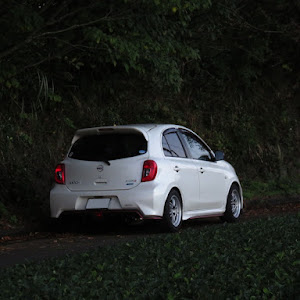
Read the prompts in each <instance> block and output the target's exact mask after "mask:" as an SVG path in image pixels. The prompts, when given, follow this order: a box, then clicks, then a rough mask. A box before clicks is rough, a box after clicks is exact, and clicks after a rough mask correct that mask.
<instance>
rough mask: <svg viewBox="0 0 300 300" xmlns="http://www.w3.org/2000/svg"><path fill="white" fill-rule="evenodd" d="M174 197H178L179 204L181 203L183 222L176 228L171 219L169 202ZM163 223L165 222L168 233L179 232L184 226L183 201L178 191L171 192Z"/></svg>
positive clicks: (166, 203) (166, 204)
mask: <svg viewBox="0 0 300 300" xmlns="http://www.w3.org/2000/svg"><path fill="white" fill-rule="evenodd" d="M173 195H176V197H178V199H179V202H180V209H181V220H180V223H179V225H178V226H174V225H173V224H172V222H171V220H170V217H169V202H170V199H171V197H172V196H173ZM163 222H164V228H165V229H166V230H167V231H168V232H177V231H178V230H179V229H180V228H181V225H182V200H181V197H180V194H179V193H178V192H177V191H176V190H171V192H170V193H169V195H168V197H167V200H166V202H165V207H164V216H163Z"/></svg>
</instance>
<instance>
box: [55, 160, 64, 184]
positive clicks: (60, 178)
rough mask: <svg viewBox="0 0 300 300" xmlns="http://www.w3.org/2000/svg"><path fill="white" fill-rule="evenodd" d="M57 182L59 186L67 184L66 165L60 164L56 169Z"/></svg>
mask: <svg viewBox="0 0 300 300" xmlns="http://www.w3.org/2000/svg"><path fill="white" fill-rule="evenodd" d="M54 178H55V182H56V183H59V184H65V165H64V164H59V165H57V166H56V168H55V176H54Z"/></svg>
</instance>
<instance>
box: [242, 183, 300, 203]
mask: <svg viewBox="0 0 300 300" xmlns="http://www.w3.org/2000/svg"><path fill="white" fill-rule="evenodd" d="M242 187H243V194H244V198H245V199H246V200H250V201H251V200H253V199H257V198H261V199H262V198H270V197H277V196H281V197H282V196H283V197H290V196H294V195H299V194H300V178H283V179H277V180H274V179H273V180H265V181H263V180H248V181H243V182H242Z"/></svg>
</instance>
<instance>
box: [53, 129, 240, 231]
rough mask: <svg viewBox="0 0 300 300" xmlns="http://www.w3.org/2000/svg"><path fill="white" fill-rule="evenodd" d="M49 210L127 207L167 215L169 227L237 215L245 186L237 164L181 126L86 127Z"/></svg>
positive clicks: (145, 215) (144, 214)
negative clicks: (206, 218) (236, 166)
mask: <svg viewBox="0 0 300 300" xmlns="http://www.w3.org/2000/svg"><path fill="white" fill-rule="evenodd" d="M55 181H56V183H55V185H54V187H53V188H52V190H51V192H50V207H51V216H52V217H53V218H58V217H60V215H63V214H65V213H75V212H83V211H84V212H98V213H103V214H105V213H108V212H109V213H111V212H123V213H133V214H136V215H137V216H138V217H139V218H140V219H162V220H163V224H164V225H165V226H166V228H167V229H168V230H170V231H177V230H178V229H179V228H180V226H181V223H182V221H183V220H187V219H192V218H203V217H212V216H220V217H221V218H222V219H223V220H225V221H228V222H234V221H236V220H237V219H238V218H239V217H240V214H241V211H242V208H243V197H242V188H241V185H240V182H239V179H238V177H237V175H236V173H235V170H234V169H233V167H232V166H231V165H230V164H229V163H228V162H226V161H224V154H223V152H221V151H216V152H215V153H214V152H213V151H212V150H211V149H210V148H209V147H208V145H207V144H206V143H205V142H204V141H203V140H202V139H201V138H200V137H199V136H198V135H196V134H195V133H194V132H193V131H191V130H189V129H187V128H185V127H182V126H178V125H158V124H144V125H125V126H112V127H95V128H87V129H80V130H78V131H77V132H76V134H75V136H74V138H73V140H72V145H71V148H70V150H69V152H68V154H67V157H66V158H65V159H64V160H63V161H62V162H61V163H60V164H58V165H57V167H56V170H55Z"/></svg>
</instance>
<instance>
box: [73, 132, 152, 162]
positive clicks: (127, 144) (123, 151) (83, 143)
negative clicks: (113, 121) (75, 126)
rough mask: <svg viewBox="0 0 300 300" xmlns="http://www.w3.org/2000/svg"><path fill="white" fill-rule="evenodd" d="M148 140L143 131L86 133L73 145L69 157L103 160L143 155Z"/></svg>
mask: <svg viewBox="0 0 300 300" xmlns="http://www.w3.org/2000/svg"><path fill="white" fill-rule="evenodd" d="M146 152H147V141H146V140H145V137H144V136H143V134H141V133H138V132H137V133H126V134H122V133H113V134H102V135H86V136H83V137H81V138H79V139H78V140H77V141H76V142H75V143H74V144H73V146H72V148H71V150H70V152H69V155H68V156H69V157H71V158H74V159H79V160H88V161H103V160H114V159H120V158H126V157H133V156H137V155H142V154H144V153H146Z"/></svg>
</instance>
